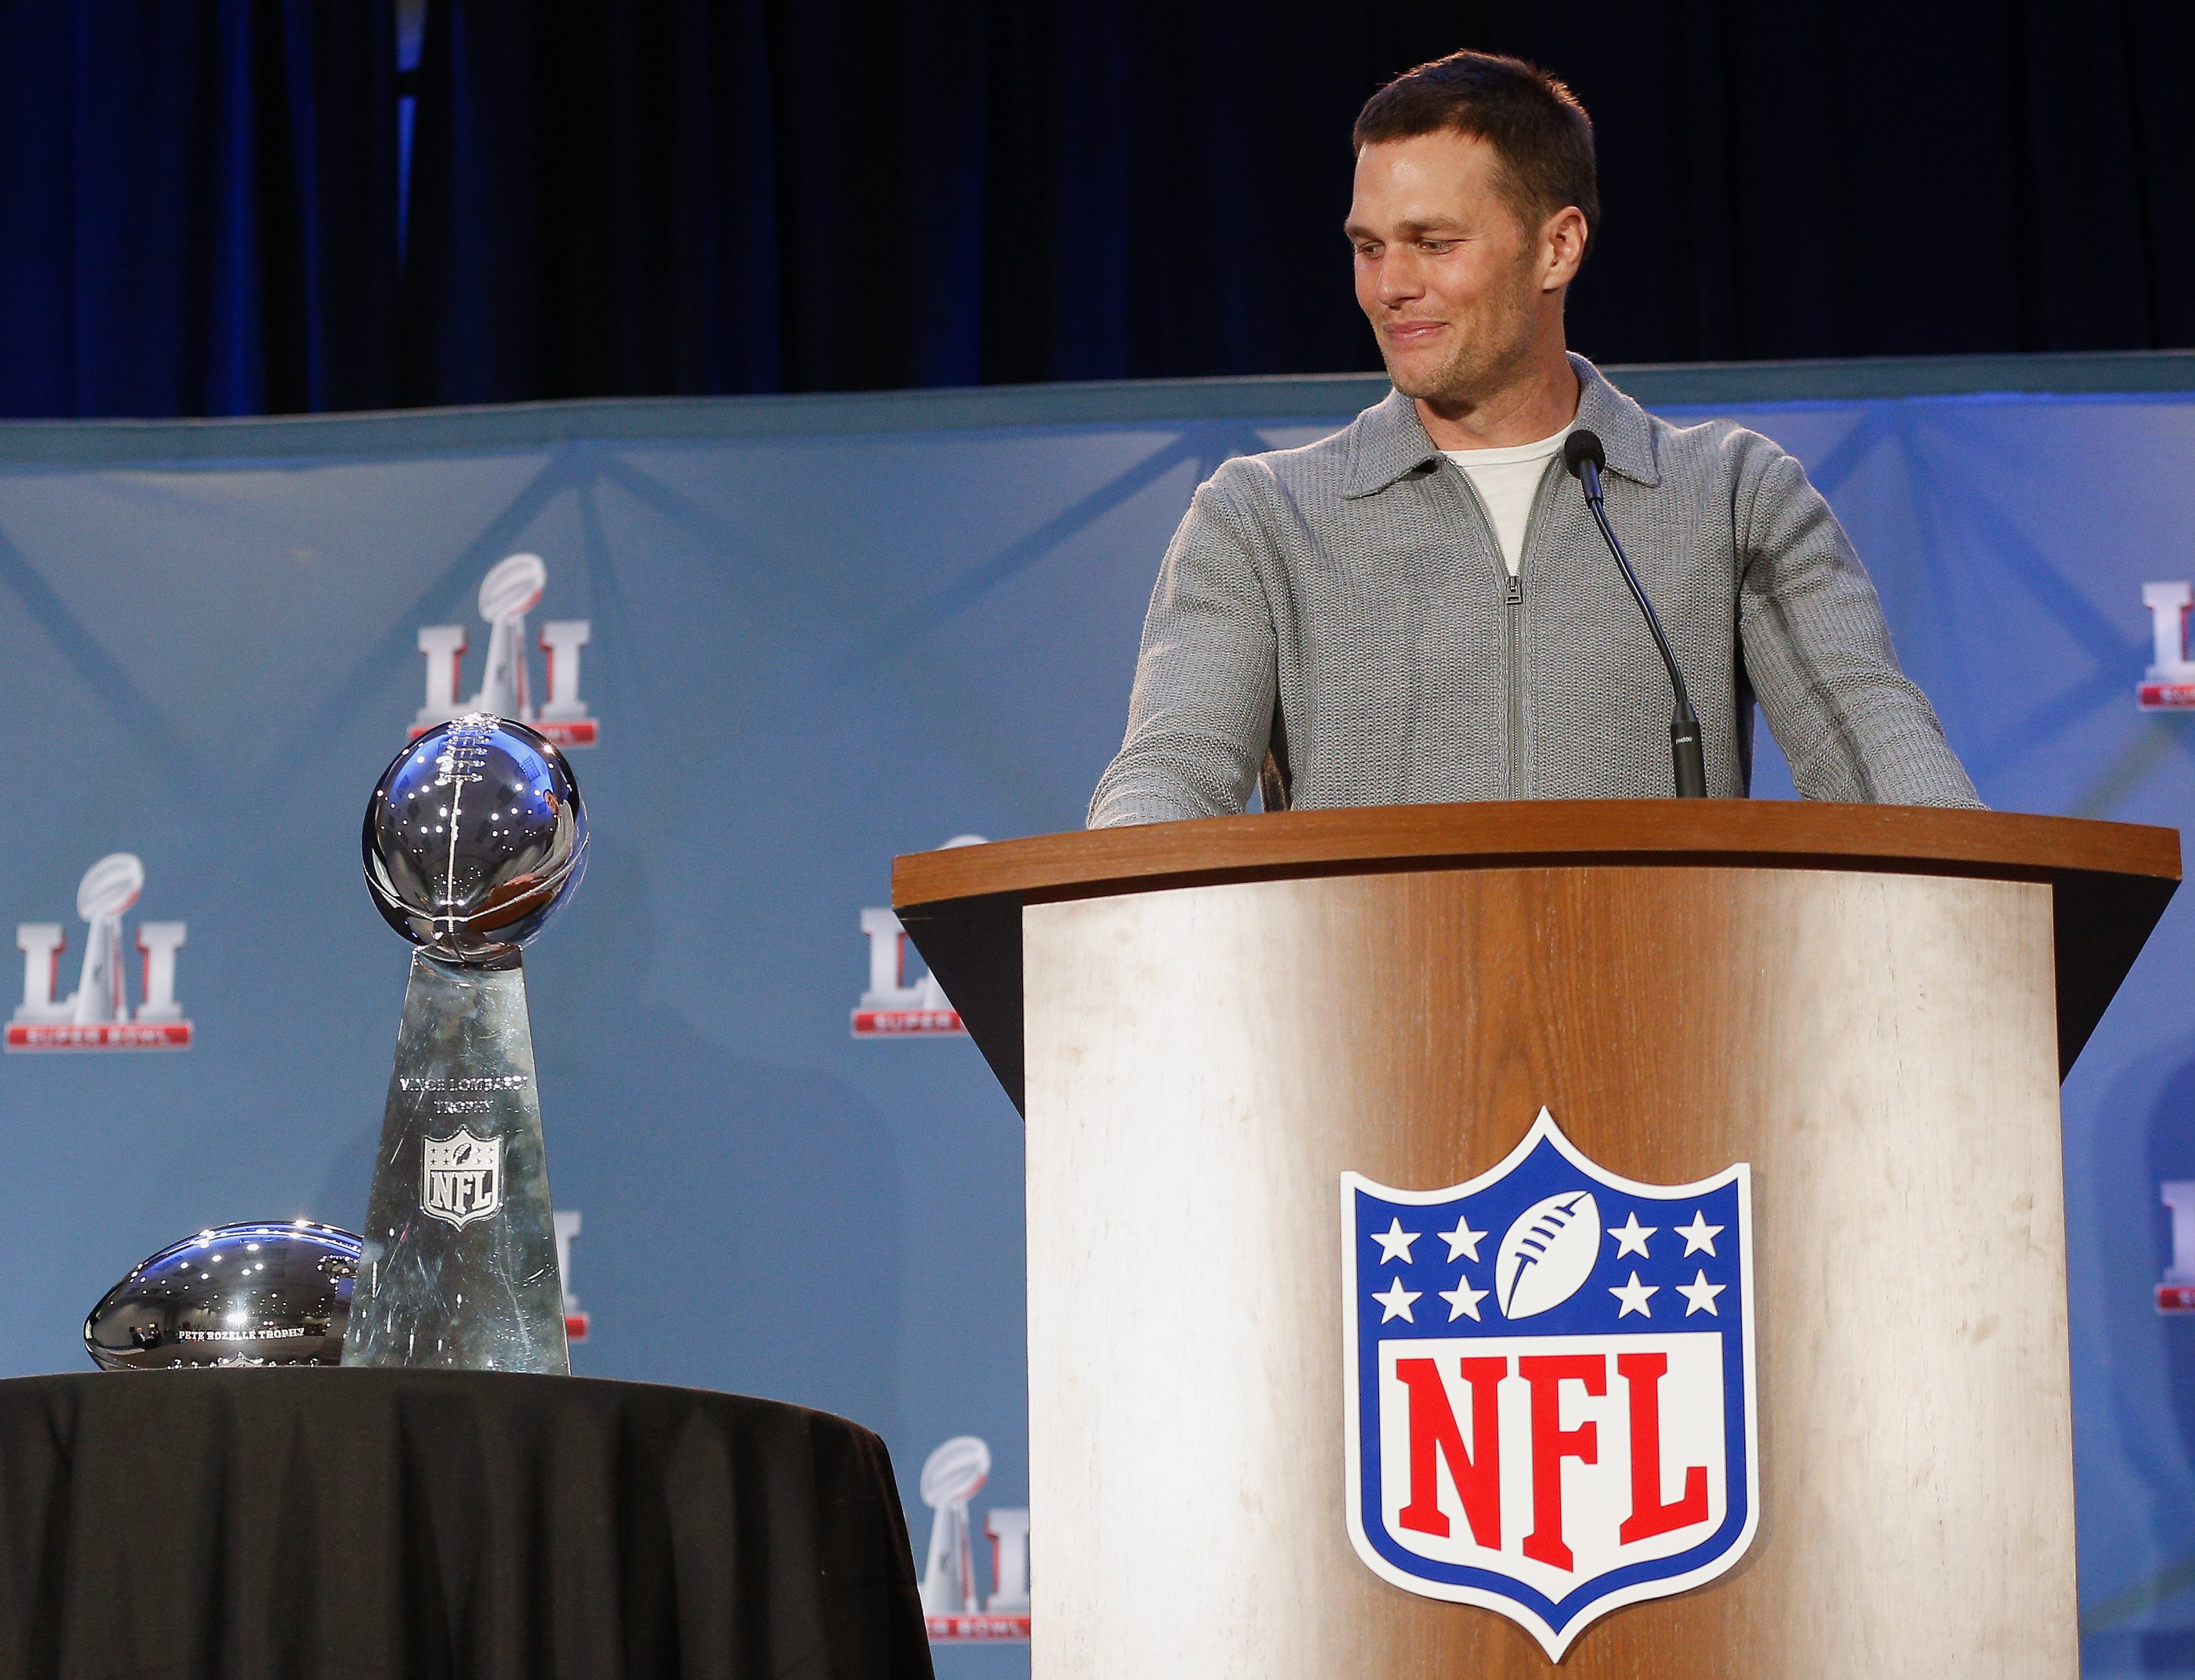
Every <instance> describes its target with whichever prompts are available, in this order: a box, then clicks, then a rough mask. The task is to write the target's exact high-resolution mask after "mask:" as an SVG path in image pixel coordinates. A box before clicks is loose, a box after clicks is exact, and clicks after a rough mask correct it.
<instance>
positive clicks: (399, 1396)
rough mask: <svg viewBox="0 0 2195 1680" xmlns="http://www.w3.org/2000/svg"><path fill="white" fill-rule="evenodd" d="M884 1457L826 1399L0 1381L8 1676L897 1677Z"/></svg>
mask: <svg viewBox="0 0 2195 1680" xmlns="http://www.w3.org/2000/svg"><path fill="white" fill-rule="evenodd" d="M929 1674H930V1651H929V1646H928V1644H927V1643H926V1641H925V1637H924V1632H923V1620H922V1609H921V1606H920V1602H919V1598H918V1595H917V1591H916V1586H915V1579H914V1562H913V1556H911V1554H910V1553H909V1551H908V1548H907V1524H906V1519H905V1518H904V1516H902V1514H901V1510H900V1505H899V1498H898V1494H897V1492H896V1488H895V1487H894V1485H893V1481H892V1471H891V1461H890V1457H889V1455H888V1454H887V1453H885V1450H884V1443H883V1442H882V1441H879V1440H878V1439H877V1437H876V1436H875V1435H872V1434H871V1433H869V1431H868V1430H864V1429H861V1428H860V1427H859V1426H858V1425H856V1424H850V1423H848V1422H846V1421H845V1420H844V1419H843V1418H834V1417H832V1416H830V1415H828V1414H827V1413H825V1412H810V1411H807V1410H804V1409H803V1408H801V1407H795V1406H783V1405H779V1404H775V1403H774V1402H772V1401H760V1400H748V1399H743V1398H740V1397H739V1396H737V1395H722V1394H707V1393H702V1392H699V1391H696V1390H694V1389H673V1388H661V1387H657V1386H654V1385H651V1384H643V1383H606V1382H596V1381H592V1380H590V1379H587V1378H573V1377H531V1376H519V1375H513V1374H506V1373H498V1372H455V1371H389V1370H352V1371H345V1370H342V1369H334V1368H331V1369H326V1370H310V1369H272V1370H267V1369H227V1370H196V1371H191V1370H183V1371H152V1372H112V1373H108V1372H101V1373H95V1374H88V1375H84V1376H68V1377H27V1378H17V1379H15V1380H14V1381H11V1382H0V1680H19V1677H20V1680H27V1677H37V1680H46V1677H55V1680H60V1677H68V1680H107V1677H114V1680H122V1677H140V1676H142V1677H148V1680H149V1677H158V1680H200V1677H203V1680H262V1677H264V1680H276V1677H279V1680H292V1677H297V1680H317V1677H320V1676H326V1677H329V1680H336V1677H343V1680H381V1677H389V1680H396V1677H404V1680H442V1677H449V1680H557V1677H568V1680H582V1677H584V1680H614V1677H625V1676H631V1677H636V1680H637V1677H642V1676H646V1677H648V1680H700V1677H703V1676H708V1677H720V1676H738V1677H749V1676H752V1677H758V1680H759V1677H763V1676H768V1677H770V1680H790V1677H810V1676H812V1677H815V1680H869V1677H879V1680H884V1677H889V1680H911V1677H927V1676H928V1675H929Z"/></svg>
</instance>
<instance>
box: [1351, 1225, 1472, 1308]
mask: <svg viewBox="0 0 2195 1680" xmlns="http://www.w3.org/2000/svg"><path fill="white" fill-rule="evenodd" d="M1485 1234H1486V1233H1485V1232H1483V1231H1481V1232H1480V1233H1479V1235H1480V1236H1482V1237H1483V1236H1484V1235H1485ZM1472 1258H1473V1259H1476V1258H1478V1257H1477V1256H1476V1255H1473V1256H1472ZM1437 1294H1438V1295H1439V1296H1440V1298H1441V1299H1442V1300H1443V1301H1445V1302H1447V1303H1448V1321H1449V1323H1450V1324H1454V1323H1455V1321H1456V1320H1458V1319H1460V1318H1462V1317H1464V1316H1466V1315H1469V1316H1470V1317H1471V1318H1472V1319H1474V1320H1476V1319H1477V1318H1478V1303H1480V1302H1481V1301H1483V1300H1484V1299H1485V1298H1486V1292H1485V1291H1484V1290H1483V1289H1473V1288H1472V1286H1471V1280H1470V1279H1469V1278H1462V1277H1460V1278H1458V1279H1457V1280H1455V1288H1453V1289H1443V1290H1439V1291H1437ZM1372 1298H1373V1299H1374V1300H1375V1301H1376V1300H1378V1299H1379V1298H1380V1297H1378V1296H1376V1295H1375V1296H1374V1297H1372Z"/></svg>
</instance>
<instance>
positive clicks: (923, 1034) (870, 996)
mask: <svg viewBox="0 0 2195 1680" xmlns="http://www.w3.org/2000/svg"><path fill="white" fill-rule="evenodd" d="M982 843H983V837H982V835H980V834H956V835H954V836H953V837H952V838H951V839H950V840H948V841H947V842H946V843H945V844H944V845H943V846H942V847H940V848H939V850H941V851H947V850H950V849H952V848H953V847H955V846H980V845H982ZM861 932H862V933H863V934H864V935H866V936H867V939H868V941H869V984H868V988H867V990H866V991H864V992H862V993H861V1002H860V1003H858V1004H855V1005H854V1012H853V1021H854V1036H855V1037H856V1038H966V1037H967V1036H968V1029H967V1028H966V1027H964V1026H962V1025H961V1023H960V1011H959V1010H956V1009H954V1008H953V1001H952V999H951V998H948V997H947V996H946V995H945V988H944V987H942V986H940V985H939V984H938V983H937V977H936V975H931V974H928V973H925V974H924V975H921V976H920V977H919V979H916V980H913V981H910V980H909V979H908V978H907V929H905V928H903V927H902V926H901V925H900V919H899V918H898V917H897V916H896V915H895V914H894V913H893V912H891V911H890V909H889V908H887V907H886V906H882V905H873V906H870V907H869V908H868V909H866V910H864V911H862V912H861Z"/></svg>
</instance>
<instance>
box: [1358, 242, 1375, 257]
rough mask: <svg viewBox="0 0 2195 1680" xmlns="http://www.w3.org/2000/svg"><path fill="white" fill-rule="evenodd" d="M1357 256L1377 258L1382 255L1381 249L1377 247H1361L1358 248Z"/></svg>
mask: <svg viewBox="0 0 2195 1680" xmlns="http://www.w3.org/2000/svg"><path fill="white" fill-rule="evenodd" d="M1379 254H1380V247H1379V246H1377V245H1359V246H1357V255H1358V256H1379Z"/></svg>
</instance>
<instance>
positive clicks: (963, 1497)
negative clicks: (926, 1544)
mask: <svg viewBox="0 0 2195 1680" xmlns="http://www.w3.org/2000/svg"><path fill="white" fill-rule="evenodd" d="M990 1477H991V1449H990V1447H989V1446H988V1443H986V1442H985V1441H984V1440H983V1438H982V1436H981V1435H954V1436H953V1439H952V1440H950V1441H946V1442H944V1443H943V1444H942V1445H941V1446H940V1447H937V1449H936V1451H935V1452H933V1453H930V1456H929V1458H925V1460H924V1461H923V1465H922V1482H921V1492H922V1502H923V1504H925V1505H928V1506H929V1507H930V1510H931V1511H932V1512H933V1513H934V1515H933V1516H931V1517H930V1556H929V1560H928V1562H926V1563H925V1565H924V1567H923V1571H922V1612H923V1618H924V1620H925V1622H926V1623H927V1624H928V1626H929V1630H930V1640H931V1642H932V1643H936V1644H961V1643H971V1642H977V1641H981V1642H984V1643H994V1642H997V1641H1000V1640H1005V1641H1017V1640H1026V1639H1027V1638H1028V1637H1029V1577H1028V1555H1029V1554H1028V1534H1029V1523H1028V1510H1025V1509H1021V1508H1010V1507H1004V1506H996V1505H994V1506H993V1507H992V1509H991V1510H990V1511H989V1512H988V1514H987V1515H986V1516H985V1517H984V1519H983V1533H984V1537H985V1538H986V1539H988V1540H989V1541H990V1543H991V1586H992V1591H991V1593H990V1595H989V1596H988V1597H981V1596H979V1595H978V1593H977V1585H976V1549H975V1546H974V1544H973V1542H972V1541H971V1539H970V1537H969V1522H968V1507H969V1505H970V1504H971V1502H972V1501H973V1500H974V1499H975V1497H976V1495H977V1493H978V1492H979V1491H981V1489H982V1486H983V1484H984V1483H985V1482H988V1481H989V1480H990Z"/></svg>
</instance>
